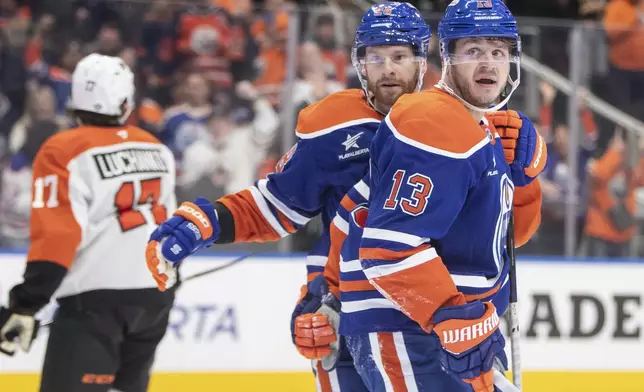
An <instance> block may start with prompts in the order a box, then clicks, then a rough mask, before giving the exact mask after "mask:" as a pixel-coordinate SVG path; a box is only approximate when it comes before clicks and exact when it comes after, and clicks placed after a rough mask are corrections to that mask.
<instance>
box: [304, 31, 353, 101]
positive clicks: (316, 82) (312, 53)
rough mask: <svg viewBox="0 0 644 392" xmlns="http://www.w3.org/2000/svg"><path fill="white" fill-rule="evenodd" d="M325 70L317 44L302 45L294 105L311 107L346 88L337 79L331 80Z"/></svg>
mask: <svg viewBox="0 0 644 392" xmlns="http://www.w3.org/2000/svg"><path fill="white" fill-rule="evenodd" d="M325 68H326V64H325V62H324V60H323V55H322V52H321V51H320V48H319V46H318V45H317V44H316V43H315V42H305V43H303V44H302V45H300V48H299V56H298V61H297V81H296V83H295V89H294V91H293V104H294V105H295V106H296V107H301V106H302V105H309V104H311V103H313V102H315V101H318V100H320V99H322V98H324V97H326V96H327V95H329V94H331V93H334V92H336V91H340V90H342V89H344V88H345V86H344V85H343V84H342V83H340V82H339V81H337V80H336V79H330V78H329V74H328V73H327V72H326V69H325Z"/></svg>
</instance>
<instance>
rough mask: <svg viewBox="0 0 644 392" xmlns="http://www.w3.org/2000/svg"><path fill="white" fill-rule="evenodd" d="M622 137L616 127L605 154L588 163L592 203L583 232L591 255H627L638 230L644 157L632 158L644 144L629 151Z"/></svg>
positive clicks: (639, 152)
mask: <svg viewBox="0 0 644 392" xmlns="http://www.w3.org/2000/svg"><path fill="white" fill-rule="evenodd" d="M623 137H624V136H623V135H622V131H621V130H617V131H616V132H615V135H614V136H613V140H612V141H611V144H610V146H609V147H608V149H607V150H606V152H605V153H604V155H603V156H602V157H601V158H599V159H597V160H591V161H590V162H589V164H588V174H589V178H590V181H589V185H590V196H589V197H590V202H589V203H588V213H587V215H586V223H585V227H584V234H585V235H586V251H587V253H588V255H589V256H598V257H626V256H628V252H629V242H630V240H631V239H632V238H633V235H634V232H635V228H634V223H635V222H634V213H635V188H637V187H639V186H642V185H644V176H643V174H644V158H637V159H629V157H632V156H633V154H641V152H642V151H644V148H643V147H644V144H643V143H642V142H640V146H639V151H627V148H626V147H625V143H624V139H623ZM642 140H643V141H644V139H642ZM633 161H635V163H630V162H633Z"/></svg>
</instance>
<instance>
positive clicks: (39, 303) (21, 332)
mask: <svg viewBox="0 0 644 392" xmlns="http://www.w3.org/2000/svg"><path fill="white" fill-rule="evenodd" d="M133 109H134V75H133V74H132V71H131V70H130V69H129V68H128V66H127V65H126V64H125V63H124V62H123V61H122V60H121V59H120V58H117V57H109V56H102V55H99V54H91V55H89V56H87V57H85V58H84V59H83V60H81V61H80V62H79V63H78V66H77V67H76V70H75V71H74V74H73V76H72V95H71V100H70V110H71V113H72V114H73V115H74V117H75V118H76V119H77V121H78V123H79V124H80V126H79V127H77V128H73V129H70V130H67V131H64V132H60V133H58V134H56V135H54V136H53V137H51V138H50V139H48V140H47V141H46V142H45V143H44V144H43V146H42V148H41V149H40V151H39V152H38V154H37V156H36V158H35V160H34V165H33V202H32V207H31V221H30V231H31V244H30V247H29V252H28V255H27V264H26V269H25V273H24V281H23V282H22V283H20V284H18V285H16V286H15V287H13V288H12V289H11V291H10V292H9V303H8V304H7V306H6V307H1V308H0V351H1V352H3V353H4V354H8V355H10V356H12V355H14V354H15V352H16V351H17V350H18V349H21V350H22V351H25V352H27V351H29V348H30V347H31V344H32V342H33V340H34V339H35V338H36V335H37V332H38V326H39V323H38V321H37V320H36V319H35V318H34V315H35V314H36V313H37V312H38V311H39V310H40V309H41V308H43V307H44V306H45V305H47V304H48V303H49V302H50V299H51V298H55V299H56V300H57V302H58V304H59V309H58V311H57V313H56V315H55V318H54V321H53V323H52V324H51V326H50V328H49V329H50V331H49V340H48V343H47V352H46V355H45V360H44V365H43V370H42V378H41V385H40V391H41V392H63V391H64V392H85V391H108V390H110V391H124V392H143V391H146V390H147V387H148V381H149V373H150V368H151V366H152V362H153V360H154V353H155V350H156V347H157V345H158V343H159V342H160V341H161V338H162V337H163V336H164V334H165V331H166V327H167V324H168V317H169V312H170V309H171V307H172V303H173V299H174V293H173V291H172V290H170V291H167V292H164V293H162V292H159V291H158V290H157V288H156V284H155V282H154V280H152V279H150V275H149V272H148V270H147V269H146V267H145V263H144V262H143V258H144V254H145V246H146V243H147V238H148V237H149V236H150V233H151V232H152V231H153V230H154V229H155V228H156V227H157V225H158V224H159V223H161V222H163V221H165V220H166V218H167V215H168V213H172V212H173V211H174V210H175V209H176V199H175V195H174V188H175V162H174V158H173V155H172V153H171V152H170V150H169V149H168V148H167V147H165V146H164V145H163V144H161V143H160V142H159V140H157V139H156V138H155V137H154V136H153V135H151V134H149V133H147V132H146V131H143V130H141V129H139V128H136V127H132V126H124V125H123V124H124V123H125V121H126V119H127V118H128V116H129V114H130V113H131V112H132V110H133Z"/></svg>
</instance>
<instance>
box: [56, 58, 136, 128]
mask: <svg viewBox="0 0 644 392" xmlns="http://www.w3.org/2000/svg"><path fill="white" fill-rule="evenodd" d="M68 108H69V109H71V110H83V111H86V112H91V113H96V114H102V115H105V116H116V117H117V118H118V122H119V124H123V123H125V120H127V118H128V117H129V116H130V114H131V113H132V110H133V109H134V74H133V73H132V70H130V67H128V66H127V64H125V62H124V61H123V60H122V59H121V58H119V57H112V56H104V55H101V54H97V53H92V54H90V55H88V56H86V57H84V58H83V59H82V60H81V61H79V62H78V64H77V65H76V69H75V70H74V73H73V74H72V94H71V98H70V102H69V105H68Z"/></svg>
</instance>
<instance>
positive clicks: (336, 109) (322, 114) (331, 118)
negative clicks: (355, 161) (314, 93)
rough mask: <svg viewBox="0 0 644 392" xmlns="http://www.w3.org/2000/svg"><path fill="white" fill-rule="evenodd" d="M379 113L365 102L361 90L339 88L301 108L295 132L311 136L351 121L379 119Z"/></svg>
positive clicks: (337, 127)
mask: <svg viewBox="0 0 644 392" xmlns="http://www.w3.org/2000/svg"><path fill="white" fill-rule="evenodd" d="M383 117H384V116H383V115H381V114H380V113H378V112H377V111H376V110H374V109H373V108H372V107H371V106H370V105H369V104H368V103H367V100H366V99H365V97H364V93H363V92H362V90H358V89H350V90H343V91H338V92H337V93H333V94H331V95H329V96H327V97H325V98H323V99H322V100H320V101H318V102H316V103H314V104H312V105H309V106H307V107H306V108H304V109H302V111H301V112H300V115H299V116H298V120H297V127H296V133H297V136H298V137H300V138H301V139H311V138H315V137H318V136H324V135H326V134H329V133H331V132H333V131H335V130H337V129H342V128H347V127H350V126H352V125H357V124H363V123H369V122H372V123H379V122H380V121H382V119H383Z"/></svg>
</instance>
